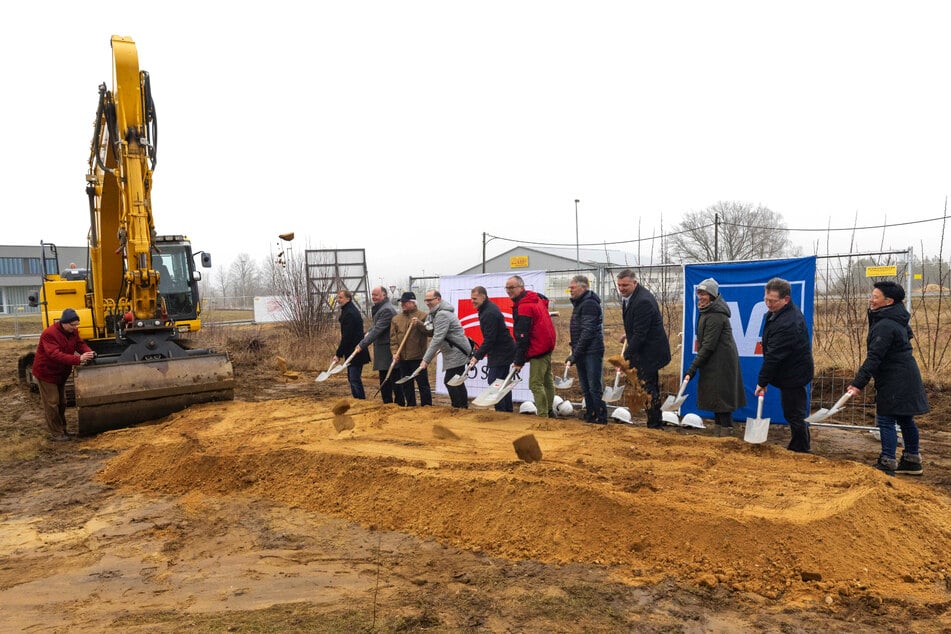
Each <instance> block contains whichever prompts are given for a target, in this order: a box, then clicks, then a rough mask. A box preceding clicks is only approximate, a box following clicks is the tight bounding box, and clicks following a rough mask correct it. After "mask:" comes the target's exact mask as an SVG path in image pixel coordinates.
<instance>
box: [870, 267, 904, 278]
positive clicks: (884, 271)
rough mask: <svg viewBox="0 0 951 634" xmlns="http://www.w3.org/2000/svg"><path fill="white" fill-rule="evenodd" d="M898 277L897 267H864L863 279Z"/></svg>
mask: <svg viewBox="0 0 951 634" xmlns="http://www.w3.org/2000/svg"><path fill="white" fill-rule="evenodd" d="M896 275H898V267H897V266H866V267H865V277H895V276H896Z"/></svg>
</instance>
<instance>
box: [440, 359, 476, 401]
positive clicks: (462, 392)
mask: <svg viewBox="0 0 951 634" xmlns="http://www.w3.org/2000/svg"><path fill="white" fill-rule="evenodd" d="M465 371H466V366H464V365H460V366H458V367H455V368H449V369H447V370H446V371H445V374H443V377H442V382H443V383H445V384H446V391H447V392H449V400H450V401H452V406H453V407H458V408H460V409H468V407H469V390H468V388H466V384H465V383H463V384H462V385H449V379H451V378H452V377H454V376H458V375H460V374H463V373H464V372H465Z"/></svg>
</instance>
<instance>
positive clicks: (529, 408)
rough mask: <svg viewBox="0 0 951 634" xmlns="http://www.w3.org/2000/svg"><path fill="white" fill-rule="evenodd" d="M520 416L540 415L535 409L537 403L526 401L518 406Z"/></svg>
mask: <svg viewBox="0 0 951 634" xmlns="http://www.w3.org/2000/svg"><path fill="white" fill-rule="evenodd" d="M518 413H519V414H532V415H535V414H538V409H537V408H536V407H535V403H532V402H531V401H524V402H523V403H522V404H521V405H519V406H518Z"/></svg>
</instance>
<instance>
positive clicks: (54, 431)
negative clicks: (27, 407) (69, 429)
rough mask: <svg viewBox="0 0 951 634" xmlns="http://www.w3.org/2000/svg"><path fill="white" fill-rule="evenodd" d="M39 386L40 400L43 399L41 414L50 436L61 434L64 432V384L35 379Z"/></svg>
mask: <svg viewBox="0 0 951 634" xmlns="http://www.w3.org/2000/svg"><path fill="white" fill-rule="evenodd" d="M36 382H37V384H38V385H39V388H40V400H41V401H43V416H44V417H45V418H46V429H47V430H48V431H49V433H50V436H53V437H56V436H62V435H64V434H65V433H66V384H65V383H47V382H46V381H41V380H39V379H37V381H36Z"/></svg>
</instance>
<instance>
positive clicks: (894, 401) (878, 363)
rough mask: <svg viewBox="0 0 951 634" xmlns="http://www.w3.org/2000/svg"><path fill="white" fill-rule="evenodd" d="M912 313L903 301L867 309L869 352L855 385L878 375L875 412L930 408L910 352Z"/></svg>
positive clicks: (907, 413)
mask: <svg viewBox="0 0 951 634" xmlns="http://www.w3.org/2000/svg"><path fill="white" fill-rule="evenodd" d="M910 317H911V316H910V315H909V314H908V311H907V310H906V309H905V306H904V305H903V304H892V305H891V306H884V307H882V308H879V309H877V310H870V311H868V338H867V339H866V345H867V347H868V356H867V357H866V358H865V362H864V363H863V364H862V367H860V368H859V371H858V373H857V374H856V375H855V378H854V379H853V380H852V385H854V386H855V387H857V388H859V389H862V388H863V387H865V386H866V385H868V382H869V381H870V380H872V379H875V406H876V413H878V414H879V415H882V416H917V415H918V414H925V413H927V412H928V410H929V407H928V397H927V396H926V395H925V386H924V384H923V383H922V382H921V372H919V370H918V364H917V363H916V362H915V357H914V356H912V353H911V338H912V337H914V335H913V334H912V332H911V326H909V325H908V320H909V318H910Z"/></svg>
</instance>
